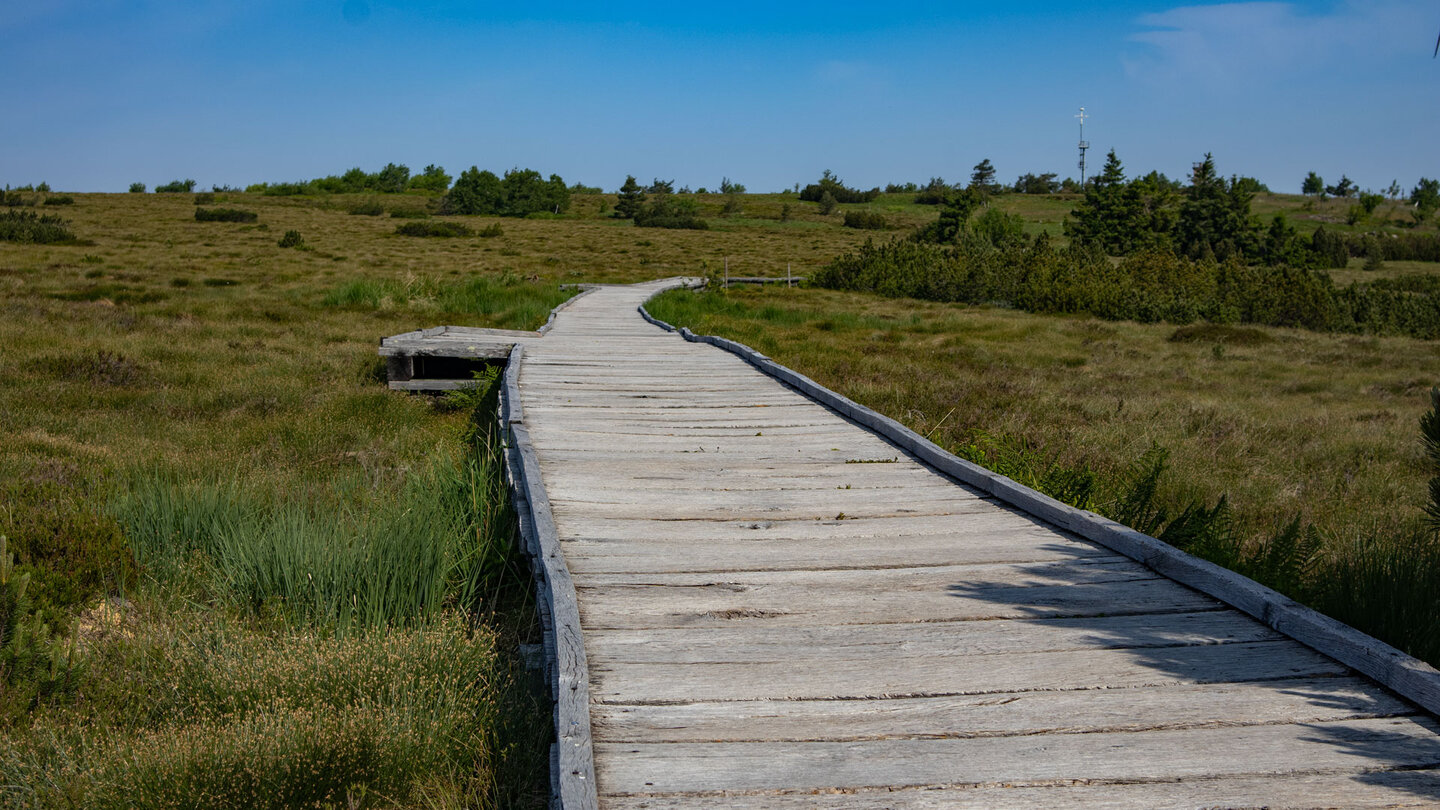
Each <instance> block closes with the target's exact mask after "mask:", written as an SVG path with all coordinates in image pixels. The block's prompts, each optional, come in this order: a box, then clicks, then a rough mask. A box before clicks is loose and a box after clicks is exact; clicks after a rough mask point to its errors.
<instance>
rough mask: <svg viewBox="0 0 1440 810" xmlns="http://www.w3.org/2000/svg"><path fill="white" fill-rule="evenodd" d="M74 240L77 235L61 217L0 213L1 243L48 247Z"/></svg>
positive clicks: (23, 212)
mask: <svg viewBox="0 0 1440 810" xmlns="http://www.w3.org/2000/svg"><path fill="white" fill-rule="evenodd" d="M74 240H75V234H73V233H71V232H70V228H69V227H68V223H66V222H65V220H63V219H61V218H60V217H57V216H53V215H43V216H42V215H40V214H36V213H35V212H33V211H4V212H0V241H4V242H20V243H22V244H35V245H46V244H54V243H56V242H72V241H74Z"/></svg>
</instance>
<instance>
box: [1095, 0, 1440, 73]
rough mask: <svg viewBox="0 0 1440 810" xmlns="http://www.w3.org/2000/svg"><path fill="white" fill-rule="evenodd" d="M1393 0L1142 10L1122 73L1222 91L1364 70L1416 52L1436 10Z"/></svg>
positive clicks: (1438, 18) (1439, 21)
mask: <svg viewBox="0 0 1440 810" xmlns="http://www.w3.org/2000/svg"><path fill="white" fill-rule="evenodd" d="M1420 5H1421V4H1417V3H1413V2H1401V1H1397V0H1379V2H1374V1H1373V0H1372V1H1371V2H1353V0H1352V1H1351V2H1344V3H1339V4H1336V5H1334V6H1332V7H1331V8H1329V9H1326V10H1323V11H1319V12H1316V11H1311V10H1309V9H1307V8H1304V7H1302V6H1300V5H1297V4H1295V3H1278V2H1256V3H1224V4H1218V5H1207V6H1182V7H1179V8H1173V9H1170V10H1168V11H1163V12H1160V13H1157V14H1145V15H1142V16H1141V17H1139V18H1138V19H1137V20H1136V24H1137V25H1138V26H1139V27H1141V28H1143V29H1146V30H1142V31H1138V32H1136V33H1134V34H1132V35H1131V36H1130V37H1129V40H1130V41H1131V42H1133V43H1136V45H1137V47H1136V49H1135V51H1134V52H1132V53H1130V54H1128V55H1126V56H1124V57H1122V59H1123V62H1124V65H1125V70H1126V73H1127V75H1128V76H1129V77H1130V78H1132V79H1135V80H1138V81H1142V82H1145V83H1152V84H1158V85H1163V86H1167V87H1172V88H1177V87H1183V86H1185V85H1195V86H1199V87H1201V88H1203V89H1208V90H1216V91H1225V90H1227V89H1234V88H1235V87H1236V85H1237V83H1244V84H1245V85H1249V86H1252V87H1253V86H1256V85H1265V84H1269V83H1272V82H1274V81H1276V80H1281V79H1285V78H1287V77H1289V76H1293V75H1295V74H1297V73H1301V72H1306V71H1314V70H1323V69H1344V68H1345V67H1346V66H1349V67H1350V68H1352V69H1358V68H1363V67H1364V66H1366V65H1367V64H1372V63H1374V62H1376V61H1380V60H1385V61H1388V60H1389V59H1390V58H1392V57H1394V56H1396V55H1397V54H1402V53H1405V52H1407V51H1413V52H1414V53H1416V54H1420V52H1421V51H1422V50H1424V48H1425V45H1426V41H1427V39H1430V38H1431V37H1432V34H1431V33H1430V32H1433V31H1434V30H1435V28H1436V26H1437V25H1440V15H1436V14H1434V13H1433V9H1424V8H1421V7H1420Z"/></svg>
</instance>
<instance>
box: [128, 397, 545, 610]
mask: <svg viewBox="0 0 1440 810" xmlns="http://www.w3.org/2000/svg"><path fill="white" fill-rule="evenodd" d="M491 389H493V385H488V387H487V388H482V391H489V390H491ZM471 396H472V397H479V399H481V400H486V399H490V398H493V394H490V393H481V394H472V395H471ZM475 412H476V413H477V414H479V413H492V414H493V412H494V410H493V405H487V404H483V403H479V404H477V407H476V410H475ZM477 419H481V420H483V419H484V418H483V417H477ZM476 425H477V426H476V427H474V428H472V430H471V431H470V435H469V436H468V437H467V441H466V448H465V453H464V457H463V458H462V459H459V460H456V459H453V458H446V457H441V458H439V459H436V460H434V461H433V462H432V463H431V464H430V466H429V467H427V468H426V469H423V470H420V471H418V472H416V473H412V474H411V475H410V476H409V477H408V478H407V480H406V481H405V483H404V484H403V485H402V488H401V489H400V490H399V491H398V492H396V493H393V494H392V495H391V496H389V497H384V496H382V497H381V498H380V499H379V501H378V502H377V503H374V504H372V505H370V506H369V507H368V508H366V509H364V510H360V509H357V508H355V507H354V506H352V505H350V504H349V503H348V502H347V501H348V499H346V498H344V497H343V494H342V496H340V497H336V498H334V499H331V501H330V502H316V501H314V500H312V501H305V500H300V499H296V498H281V497H277V496H274V495H264V494H261V493H256V492H252V491H249V490H247V488H246V487H245V486H244V484H243V483H241V482H238V481H222V480H212V481H206V482H198V483H195V482H186V481H180V480H178V479H176V478H174V477H170V476H164V475H151V476H146V477H142V478H140V479H139V480H137V481H136V482H135V483H134V485H133V486H131V487H130V488H129V490H128V491H127V492H126V493H124V494H123V495H121V496H120V497H118V498H117V499H116V500H115V501H114V503H113V505H112V511H113V514H114V515H115V517H116V519H117V520H118V521H119V523H120V525H121V527H122V528H123V530H124V532H125V534H126V536H127V537H128V538H129V539H130V544H131V548H132V549H133V550H134V553H135V558H136V561H137V562H138V563H139V564H140V565H141V566H142V567H143V568H144V569H145V570H147V571H149V572H151V574H152V576H155V577H158V578H161V579H164V578H169V577H175V576H178V575H179V572H182V571H183V570H184V569H185V568H186V567H187V566H190V565H192V564H194V563H197V562H198V564H199V565H200V567H201V568H203V570H204V571H205V574H206V579H207V583H208V587H207V590H208V591H209V592H210V593H211V594H212V595H214V596H215V597H216V598H218V599H221V600H223V601H225V602H226V603H228V604H229V605H231V606H232V607H234V608H236V609H239V610H241V611H243V612H246V613H249V614H251V615H262V614H264V613H266V612H268V611H276V610H278V611H280V612H281V613H283V614H284V615H285V616H286V617H288V618H290V619H291V620H293V621H296V622H301V623H313V624H323V625H334V626H336V627H339V628H342V629H351V628H355V627H357V626H358V627H371V628H373V627H383V626H386V625H395V624H406V623H411V622H414V621H417V620H421V619H426V618H430V617H433V616H435V615H437V614H438V613H439V612H440V611H441V610H442V609H443V608H446V607H455V608H458V609H461V610H464V611H467V612H474V611H476V610H479V609H481V608H482V607H483V606H484V603H485V599H486V595H487V594H491V595H493V594H494V593H495V592H496V591H497V590H498V588H499V582H500V580H501V579H502V578H503V576H504V574H505V572H506V567H507V566H511V565H514V564H515V557H516V555H517V554H518V545H517V540H516V536H515V520H514V515H513V513H512V512H511V511H510V507H509V501H508V498H507V493H506V491H505V488H504V483H503V481H504V478H503V475H502V470H501V464H502V457H501V453H500V447H499V440H498V437H497V436H496V435H495V434H494V432H493V431H492V430H490V429H488V428H481V427H479V426H478V425H479V422H477V423H476Z"/></svg>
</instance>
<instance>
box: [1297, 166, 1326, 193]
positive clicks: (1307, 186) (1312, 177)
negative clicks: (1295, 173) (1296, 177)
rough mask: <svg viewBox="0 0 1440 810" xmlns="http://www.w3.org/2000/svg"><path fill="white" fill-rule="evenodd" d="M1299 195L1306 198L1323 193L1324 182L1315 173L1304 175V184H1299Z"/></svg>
mask: <svg viewBox="0 0 1440 810" xmlns="http://www.w3.org/2000/svg"><path fill="white" fill-rule="evenodd" d="M1300 193H1301V194H1304V195H1306V196H1307V197H1308V196H1311V195H1315V194H1324V193H1325V180H1324V179H1322V178H1321V177H1320V175H1318V174H1316V173H1315V172H1310V173H1309V174H1307V175H1305V182H1303V183H1301V184H1300Z"/></svg>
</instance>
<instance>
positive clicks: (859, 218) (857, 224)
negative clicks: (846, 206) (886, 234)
mask: <svg viewBox="0 0 1440 810" xmlns="http://www.w3.org/2000/svg"><path fill="white" fill-rule="evenodd" d="M845 227H847V228H859V229H861V230H870V231H883V230H885V229H886V228H888V227H890V223H889V222H887V221H886V220H885V215H884V214H881V213H878V212H875V211H846V212H845Z"/></svg>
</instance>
